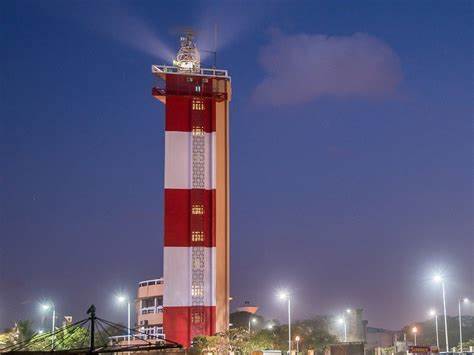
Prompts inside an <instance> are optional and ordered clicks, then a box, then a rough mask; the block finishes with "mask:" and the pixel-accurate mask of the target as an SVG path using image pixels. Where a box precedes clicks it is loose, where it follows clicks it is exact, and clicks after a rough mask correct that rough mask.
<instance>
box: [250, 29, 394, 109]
mask: <svg viewBox="0 0 474 355" xmlns="http://www.w3.org/2000/svg"><path fill="white" fill-rule="evenodd" d="M259 59H260V63H261V65H262V66H263V68H264V70H265V72H266V75H265V77H264V79H263V81H262V82H261V83H260V84H259V85H258V86H257V87H256V89H255V92H254V98H255V99H256V100H258V101H259V102H263V103H271V104H275V105H277V104H290V103H301V102H307V101H311V100H313V99H315V98H317V97H319V96H322V95H334V96H371V97H373V96H384V95H387V94H390V93H393V92H394V91H395V89H396V87H397V86H398V84H399V83H400V81H401V80H402V72H401V68H400V61H399V58H398V56H397V55H396V54H395V52H394V51H393V50H392V49H391V48H390V47H389V46H388V45H387V44H386V43H384V42H383V41H381V40H379V39H377V38H375V37H373V36H370V35H368V34H364V33H355V34H353V35H352V36H326V35H320V34H314V35H310V34H297V35H284V34H281V33H276V34H273V35H272V39H271V41H270V43H269V44H268V45H266V46H265V47H263V48H262V50H261V53H260V58H259Z"/></svg>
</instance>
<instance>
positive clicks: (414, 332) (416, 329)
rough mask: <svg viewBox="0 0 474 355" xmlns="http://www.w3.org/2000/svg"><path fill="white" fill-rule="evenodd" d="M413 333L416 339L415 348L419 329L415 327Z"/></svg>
mask: <svg viewBox="0 0 474 355" xmlns="http://www.w3.org/2000/svg"><path fill="white" fill-rule="evenodd" d="M411 331H412V332H413V336H414V337H415V346H416V333H417V332H418V328H417V327H413V329H412V330H411Z"/></svg>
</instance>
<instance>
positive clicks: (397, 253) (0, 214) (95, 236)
mask: <svg viewBox="0 0 474 355" xmlns="http://www.w3.org/2000/svg"><path fill="white" fill-rule="evenodd" d="M472 14H473V8H472V2H470V1H416V2H414V1H261V2H250V1H248V2H237V1H235V2H231V1H227V2H220V1H219V2H218V1H215V2H191V1H174V2H173V1H169V2H165V1H130V2H125V1H67V2H66V1H23V0H21V1H2V2H1V3H0V23H1V27H0V28H1V30H0V31H1V32H0V36H1V37H0V41H1V56H0V90H1V91H0V100H1V101H0V123H1V125H0V148H1V169H0V194H1V196H0V201H1V205H0V208H1V209H0V223H1V229H0V235H1V247H0V326H2V327H6V326H8V325H10V324H11V322H12V321H14V320H16V319H25V318H31V319H34V320H36V321H39V320H40V315H39V313H38V311H37V305H38V302H39V301H41V300H46V299H51V300H53V301H54V302H55V303H56V305H57V309H58V312H59V314H61V315H64V314H72V315H73V316H74V318H75V319H80V318H83V317H85V311H86V309H87V307H88V305H89V304H91V303H95V304H96V306H97V307H98V312H99V314H100V315H102V316H103V317H104V318H108V319H112V320H118V321H124V320H125V317H124V316H125V310H121V309H118V308H117V307H116V306H115V304H114V303H113V295H114V293H115V292H117V291H118V290H124V291H127V292H129V293H130V294H131V295H133V294H134V293H135V288H136V284H137V282H138V281H140V280H143V279H149V278H155V277H160V276H161V275H162V254H163V253H162V240H163V239H162V238H163V237H162V235H163V193H162V189H163V154H164V152H163V148H164V140H163V137H164V132H163V127H164V125H163V116H164V110H163V106H162V104H161V103H160V102H158V101H156V100H155V99H153V98H152V97H151V87H152V86H153V84H154V80H153V77H152V75H151V72H150V65H151V64H152V63H155V64H162V63H169V62H170V60H171V58H170V55H169V52H170V51H171V53H175V52H176V51H177V49H178V36H179V31H180V30H181V29H183V28H186V27H192V28H195V29H197V30H198V34H197V36H198V41H199V36H200V34H202V36H201V42H200V44H201V45H202V46H201V48H202V49H204V48H203V47H207V48H208V49H212V48H213V43H212V41H210V40H204V38H205V37H206V35H204V34H205V33H207V32H210V33H212V31H213V27H214V24H217V29H218V31H217V32H218V41H217V43H218V55H217V61H218V66H219V67H222V68H225V69H228V70H229V71H230V75H231V76H232V83H233V98H232V103H231V176H232V181H231V186H232V213H231V218H232V236H231V238H232V270H231V278H232V288H231V293H232V296H233V297H234V301H233V307H235V306H238V305H239V304H240V303H243V302H244V301H246V300H249V301H251V302H252V303H256V304H258V305H260V306H261V312H262V314H264V315H265V316H268V317H278V318H280V319H281V320H282V321H283V320H284V315H285V311H284V307H283V306H282V305H281V304H279V303H278V302H277V300H276V298H275V292H276V290H278V288H280V287H287V288H289V289H291V290H292V292H293V297H294V312H295V317H296V318H309V317H311V316H312V315H315V314H335V313H337V312H340V311H341V310H343V309H345V308H347V307H362V308H364V310H365V318H366V319H368V320H369V325H373V326H380V327H387V328H398V327H401V326H402V325H404V324H406V323H407V322H410V321H414V320H422V319H425V317H426V314H427V310H428V309H429V308H430V307H433V306H434V307H438V308H440V306H441V303H440V302H441V298H440V290H439V288H438V287H437V286H436V285H433V284H432V283H431V282H430V281H429V277H430V275H431V274H432V273H433V271H434V270H436V269H438V268H439V269H441V270H444V272H445V273H446V276H447V278H448V286H449V288H448V290H449V291H448V311H449V312H450V313H452V314H454V313H455V311H456V299H457V297H458V296H460V295H461V294H470V295H471V296H473V295H474V275H473V273H474V271H473V270H474V261H473V260H474V242H473V240H474V237H473V234H472V230H473V229H472V227H473V225H472V213H473V206H472V113H473V111H472V93H473V81H472V79H473V76H472V75H473V66H472V63H473V56H472V40H473V34H472V33H473V32H472V21H473V18H472ZM357 33H360V34H364V35H363V36H362V38H363V40H362V44H361V43H359V42H357V43H356V44H355V45H356V46H361V47H357V48H362V49H361V52H364V51H365V49H366V48H369V49H367V51H366V52H364V53H365V57H364V55H362V57H361V58H362V59H360V58H359V59H357V58H354V61H353V60H352V59H353V58H352V56H351V55H349V56H348V55H345V57H344V58H345V59H346V61H345V62H344V63H345V64H340V65H342V66H344V68H346V67H347V68H349V69H348V70H349V74H350V75H352V74H353V75H355V76H354V77H353V78H352V79H351V80H352V83H353V84H354V82H355V83H356V84H358V83H361V85H365V83H364V81H365V77H366V75H369V74H371V71H370V72H369V73H366V72H363V71H359V70H357V68H358V67H356V69H355V70H352V71H350V70H351V69H350V68H351V65H352V64H353V63H355V62H357V60H360V61H361V62H363V61H367V57H368V59H369V60H370V59H371V58H372V57H373V56H374V54H373V53H381V52H383V53H385V55H386V56H387V57H388V58H391V59H393V60H394V62H393V63H394V64H393V65H391V66H390V65H389V66H385V64H386V60H385V58H387V57H385V56H382V57H381V58H382V59H383V60H382V66H381V69H380V75H382V79H381V80H380V83H379V84H380V86H381V87H382V88H386V87H385V86H384V85H386V83H387V82H388V81H387V80H386V78H387V77H389V78H392V77H394V78H395V81H394V82H395V84H394V85H393V86H391V87H390V88H389V89H390V90H389V91H390V92H388V93H384V94H381V95H377V93H376V92H374V91H377V90H378V86H377V89H376V90H372V91H371V92H370V93H368V94H367V93H365V94H358V93H357V92H356V93H355V94H351V93H349V94H340V91H341V90H344V87H345V86H344V85H346V80H347V83H348V82H349V78H348V76H350V75H349V74H347V73H346V72H345V71H344V70H340V67H338V66H337V65H339V64H338V62H337V63H336V62H335V61H333V60H331V58H333V57H332V55H333V54H334V51H333V49H334V48H336V50H340V48H341V47H340V46H341V43H342V46H344V45H345V43H346V40H347V43H349V46H351V45H352V44H353V43H354V41H353V40H354V38H356V37H357V35H355V34H357ZM300 35H301V36H300ZM316 35H322V37H318V36H316ZM279 36H285V38H286V39H287V40H288V39H289V40H288V41H289V43H290V45H289V46H286V44H285V46H283V48H280V51H276V50H275V52H274V57H273V51H272V48H273V47H269V45H270V43H273V46H274V47H278V46H279V43H280V42H279V41H280V37H279ZM324 36H329V37H324ZM207 37H209V36H207ZM210 37H212V36H210ZM296 38H304V40H302V41H296V40H295V41H293V39H296ZM316 38H322V40H321V43H322V45H321V47H319V46H316V47H314V48H313V47H311V46H313V45H315V43H316V41H317V40H316ZM357 38H358V37H357ZM367 38H369V39H367ZM328 39H334V42H332V40H331V41H330V40H328ZM341 39H342V40H341ZM366 40H367V41H368V44H367V43H366V42H365V41H366ZM285 43H286V42H285ZM304 43H307V45H308V47H311V49H308V48H306V45H304ZM318 43H319V42H318ZM330 43H333V44H334V46H335V47H332V44H331V45H330ZM366 46H367V47H366ZM382 47H383V48H388V49H389V50H388V51H385V52H384V51H383V50H382ZM165 48H167V49H165ZM264 48H267V51H266V52H265V51H263V50H264ZM321 48H323V49H321ZM343 48H346V47H343ZM351 48H352V47H351ZM323 50H325V51H326V52H324V53H328V58H329V59H328V60H327V61H326V62H325V63H326V64H325V65H328V66H329V67H330V68H333V67H334V68H335V73H336V74H334V73H333V77H331V78H333V79H331V80H323V79H320V76H319V74H318V75H313V76H312V73H317V70H319V69H321V68H320V67H319V62H317V61H315V60H314V57H313V54H314V53H316V54H315V55H316V56H317V55H319V53H323ZM318 51H321V52H318ZM372 51H374V52H372ZM342 52H344V50H343V49H342ZM338 53H340V52H338ZM351 53H352V52H351ZM287 56H288V58H289V59H288V61H290V60H291V62H288V66H286V65H285V64H286V63H287ZM305 56H307V57H308V60H307V61H306V59H305ZM354 57H355V56H354ZM205 62H206V63H209V62H210V58H209V57H208V58H207V59H206V60H205ZM281 62H283V63H281ZM275 63H279V64H275ZM294 63H304V64H302V65H292V64H294ZM397 63H398V64H397ZM264 65H265V67H264ZM369 68H370V69H371V68H372V66H371V65H370V66H369ZM374 70H375V69H374ZM293 71H294V73H295V77H297V78H301V77H303V78H304V77H307V78H308V79H307V80H306V81H303V82H301V80H299V79H298V80H295V79H294V77H292V75H293V74H292V73H293ZM269 73H270V74H269ZM324 73H325V69H324V67H323V70H322V74H324ZM338 73H339V74H340V75H339V74H338ZM306 74H307V75H306ZM268 75H273V76H274V77H276V78H277V79H275V80H274V82H273V88H272V89H277V91H278V92H279V93H280V94H282V95H284V97H286V98H288V101H289V102H285V103H282V102H280V101H281V100H278V99H266V100H259V92H261V91H258V92H257V87H259V85H261V83H262V82H264V81H265V78H266V77H267V76H268ZM280 77H281V78H282V79H281V80H280V79H279V78H280ZM332 80H334V82H336V84H339V85H340V87H339V88H338V89H337V90H339V91H337V90H336V91H337V92H335V93H331V92H325V91H324V90H325V89H324V88H327V86H328V85H329V84H330V83H329V82H330V81H332ZM275 83H277V85H275ZM295 85H297V86H298V89H297V90H296V89H294V87H293V86H295ZM319 86H321V87H323V93H322V94H318V93H313V94H311V95H312V96H311V97H310V98H309V99H306V100H300V99H299V98H300V97H302V95H305V93H307V90H310V91H309V92H313V90H314V89H315V88H317V87H319ZM267 88H268V86H267ZM357 90H359V89H356V91H357ZM471 313H472V310H471Z"/></svg>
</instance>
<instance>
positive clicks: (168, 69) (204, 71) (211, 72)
mask: <svg viewBox="0 0 474 355" xmlns="http://www.w3.org/2000/svg"><path fill="white" fill-rule="evenodd" d="M151 72H152V73H153V74H160V73H165V74H170V73H171V74H188V75H190V74H191V75H202V76H218V77H221V78H229V75H228V72H227V70H223V69H212V68H211V69H209V68H201V69H199V71H198V72H192V73H189V72H181V71H179V70H178V68H177V67H175V66H171V65H155V64H154V65H152V66H151Z"/></svg>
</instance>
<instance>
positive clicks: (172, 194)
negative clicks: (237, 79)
mask: <svg viewBox="0 0 474 355" xmlns="http://www.w3.org/2000/svg"><path fill="white" fill-rule="evenodd" d="M152 72H153V74H154V75H155V76H156V77H158V78H160V79H162V80H164V83H165V85H164V88H163V87H162V88H157V87H155V88H153V96H154V97H156V98H157V99H159V100H160V101H162V102H163V103H165V105H166V120H165V194H164V195H165V233H164V280H165V292H164V299H163V305H164V311H163V312H164V314H163V326H164V333H165V337H166V339H169V340H173V341H176V342H178V343H180V344H182V345H184V346H185V347H188V346H189V345H190V343H191V341H192V339H193V337H195V336H197V335H212V334H215V333H216V332H220V331H224V330H226V329H227V328H228V324H229V159H228V157H229V145H228V127H229V126H228V118H229V115H228V104H229V101H230V89H231V86H230V78H229V76H228V75H227V71H225V70H217V69H202V68H200V59H199V52H198V51H197V48H196V46H195V44H194V42H193V39H192V35H190V34H187V35H186V36H184V37H182V38H181V49H180V51H179V52H178V55H177V58H176V60H175V61H174V66H157V65H153V66H152Z"/></svg>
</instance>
